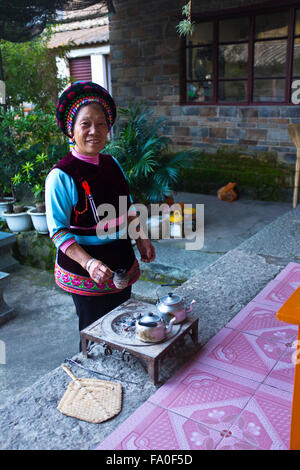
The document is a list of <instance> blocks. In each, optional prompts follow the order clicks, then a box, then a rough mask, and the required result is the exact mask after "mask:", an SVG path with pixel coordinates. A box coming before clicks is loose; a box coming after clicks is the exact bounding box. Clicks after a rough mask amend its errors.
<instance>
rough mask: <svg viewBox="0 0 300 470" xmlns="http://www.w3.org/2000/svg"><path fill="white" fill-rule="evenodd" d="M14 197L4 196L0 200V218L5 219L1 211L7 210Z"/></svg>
mask: <svg viewBox="0 0 300 470" xmlns="http://www.w3.org/2000/svg"><path fill="white" fill-rule="evenodd" d="M14 202H15V199H14V198H13V197H4V198H2V201H0V220H5V217H4V215H3V212H4V211H6V210H7V208H8V205H9V204H13V203H14Z"/></svg>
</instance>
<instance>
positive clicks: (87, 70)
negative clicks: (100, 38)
mask: <svg viewBox="0 0 300 470" xmlns="http://www.w3.org/2000/svg"><path fill="white" fill-rule="evenodd" d="M69 66H70V75H71V78H72V79H73V80H72V81H73V82H76V81H77V80H92V66H91V58H90V56H87V57H76V58H74V59H69Z"/></svg>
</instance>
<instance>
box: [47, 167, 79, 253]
mask: <svg viewBox="0 0 300 470" xmlns="http://www.w3.org/2000/svg"><path fill="white" fill-rule="evenodd" d="M45 199H46V208H47V211H46V212H47V224H48V228H49V232H50V237H51V239H52V241H53V243H54V244H55V246H56V248H57V249H58V248H61V249H63V251H65V250H66V248H67V247H68V246H70V245H71V244H72V243H74V242H75V241H76V240H75V238H74V236H73V234H72V233H70V231H69V229H70V218H71V213H72V208H73V207H74V206H75V205H76V203H77V200H78V193H77V189H76V186H75V182H74V180H73V178H71V177H70V176H69V175H67V174H66V173H65V172H64V171H62V170H60V169H58V168H54V169H53V170H52V171H50V173H49V175H48V176H47V179H46V188H45Z"/></svg>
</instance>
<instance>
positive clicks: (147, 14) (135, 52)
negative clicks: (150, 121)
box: [110, 0, 300, 163]
mask: <svg viewBox="0 0 300 470" xmlns="http://www.w3.org/2000/svg"><path fill="white" fill-rule="evenodd" d="M184 3H186V2H184V1H183V0H162V1H158V0H150V1H147V2H140V1H139V0H115V1H114V5H115V8H116V14H115V15H112V16H111V17H110V45H111V76H112V89H113V95H114V97H115V99H116V101H117V103H118V105H123V106H127V105H128V103H129V101H130V100H135V101H138V100H143V101H144V102H146V103H147V104H148V105H149V106H150V107H153V109H154V110H155V113H156V115H159V116H161V115H164V116H166V117H167V127H166V129H165V134H166V135H167V136H169V137H170V138H171V139H172V141H173V142H174V144H176V146H180V147H187V146H194V147H200V148H202V147H203V148H209V149H215V148H217V147H220V146H222V145H234V146H235V147H239V148H241V149H244V150H248V151H253V150H258V151H273V152H276V153H277V154H278V156H279V159H280V160H281V161H284V162H287V163H294V161H295V156H296V153H295V147H294V145H293V143H292V142H291V140H290V138H289V136H288V132H287V125H288V124H289V123H294V122H296V123H299V122H300V108H299V106H295V105H291V106H258V107H255V106H229V105H227V106H204V105H188V106H182V105H181V104H180V87H181V81H180V80H181V76H180V72H181V64H182V53H181V43H182V40H181V39H180V38H179V36H178V34H177V32H176V25H177V24H178V22H179V21H180V20H181V19H182V16H181V8H182V6H183V4H184ZM251 4H259V5H260V4H261V2H259V1H257V0H252V1H250V0H229V1H226V2H224V1H220V0H218V1H217V0H213V1H208V0H204V1H200V0H193V3H192V10H193V12H199V13H201V12H209V11H217V10H220V9H224V8H234V7H241V6H245V5H251ZM283 4H284V3H283Z"/></svg>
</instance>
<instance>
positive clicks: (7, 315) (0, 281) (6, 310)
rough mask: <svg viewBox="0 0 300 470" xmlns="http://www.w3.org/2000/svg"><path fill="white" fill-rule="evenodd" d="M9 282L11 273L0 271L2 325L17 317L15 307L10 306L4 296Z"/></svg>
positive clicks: (0, 320) (0, 321)
mask: <svg viewBox="0 0 300 470" xmlns="http://www.w3.org/2000/svg"><path fill="white" fill-rule="evenodd" d="M8 283H9V274H8V273H4V272H1V271H0V326H1V325H3V324H4V323H6V322H8V321H9V320H11V319H12V318H14V317H15V312H14V309H13V308H11V307H9V306H8V305H7V303H6V302H5V300H4V298H3V293H4V290H5V288H6V287H7V285H8Z"/></svg>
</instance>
